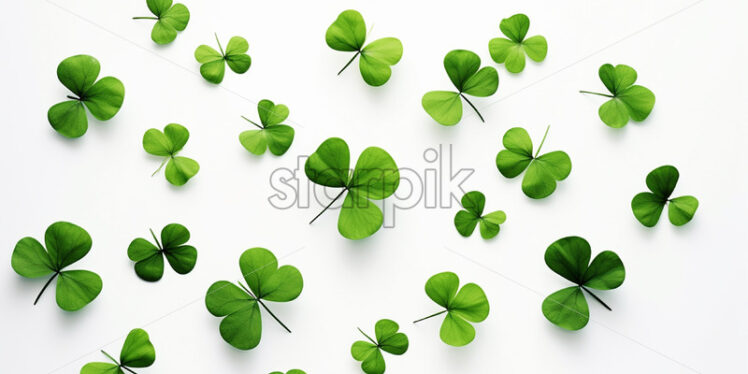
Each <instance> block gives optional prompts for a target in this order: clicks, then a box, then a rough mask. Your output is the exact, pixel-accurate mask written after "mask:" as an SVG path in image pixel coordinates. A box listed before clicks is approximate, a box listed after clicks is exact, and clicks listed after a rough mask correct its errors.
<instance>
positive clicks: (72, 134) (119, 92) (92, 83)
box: [47, 55, 125, 138]
mask: <svg viewBox="0 0 748 374" xmlns="http://www.w3.org/2000/svg"><path fill="white" fill-rule="evenodd" d="M100 70H101V66H100V65H99V61H98V60H97V59H95V58H93V57H91V56H88V55H76V56H72V57H68V58H66V59H64V60H62V62H60V64H59V65H58V66H57V78H58V79H59V80H60V82H61V83H62V84H63V85H64V86H65V87H67V88H68V89H69V90H70V91H71V92H72V93H73V94H75V96H71V95H68V96H67V97H68V99H71V100H67V101H63V102H60V103H57V104H55V105H52V107H51V108H49V111H48V112H47V120H49V124H50V125H52V128H53V129H55V131H57V132H58V133H60V134H62V135H64V136H66V137H68V138H78V137H81V136H83V134H85V133H86V131H87V130H88V117H87V116H86V110H85V109H84V106H85V107H86V108H88V111H89V112H91V114H92V115H93V116H94V118H96V119H97V120H99V121H106V120H109V119H111V118H112V117H114V115H115V114H117V112H118V111H119V109H120V108H121V107H122V102H123V101H124V100H125V86H124V85H123V84H122V82H120V80H119V79H117V78H114V77H104V78H101V79H99V80H98V81H97V80H96V78H97V77H98V76H99V71H100Z"/></svg>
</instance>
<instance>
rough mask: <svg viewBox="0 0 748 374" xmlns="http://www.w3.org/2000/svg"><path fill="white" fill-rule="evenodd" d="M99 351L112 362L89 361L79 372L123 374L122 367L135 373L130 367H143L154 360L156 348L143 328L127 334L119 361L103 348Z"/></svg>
mask: <svg viewBox="0 0 748 374" xmlns="http://www.w3.org/2000/svg"><path fill="white" fill-rule="evenodd" d="M101 353H102V354H104V356H106V357H107V358H109V359H110V360H112V362H113V363H109V362H89V363H87V364H86V365H85V366H83V367H82V368H81V372H80V374H124V373H125V372H124V371H123V369H124V370H126V371H127V372H128V373H135V372H134V371H133V370H132V369H130V368H145V367H148V366H151V365H153V362H155V361H156V350H155V349H154V348H153V344H152V343H151V340H150V338H149V337H148V333H147V332H145V330H143V329H133V330H132V331H130V333H129V334H127V338H126V339H125V344H124V345H123V346H122V351H121V352H120V354H119V361H117V360H116V359H115V358H114V357H112V356H111V355H110V354H109V353H106V352H105V351H104V350H102V351H101Z"/></svg>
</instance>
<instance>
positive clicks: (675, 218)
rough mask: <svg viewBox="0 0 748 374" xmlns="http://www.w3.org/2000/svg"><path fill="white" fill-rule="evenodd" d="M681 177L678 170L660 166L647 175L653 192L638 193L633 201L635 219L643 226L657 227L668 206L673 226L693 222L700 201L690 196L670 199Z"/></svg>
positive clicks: (632, 207)
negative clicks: (663, 211) (663, 210)
mask: <svg viewBox="0 0 748 374" xmlns="http://www.w3.org/2000/svg"><path fill="white" fill-rule="evenodd" d="M679 177H680V174H679V173H678V169H676V168H675V166H671V165H665V166H660V167H658V168H657V169H654V170H652V171H651V172H650V173H649V174H647V188H649V190H650V191H652V192H641V193H638V194H636V196H634V199H633V200H631V210H633V212H634V217H636V219H637V220H639V222H641V223H642V225H644V226H647V227H652V226H654V225H656V224H657V221H659V220H660V215H661V214H662V209H664V208H665V205H668V209H667V215H668V217H669V218H670V222H671V223H672V224H673V225H676V226H683V225H685V224H686V223H688V222H689V221H691V218H693V215H694V214H696V209H697V208H698V207H699V200H697V199H696V198H695V197H693V196H688V195H687V196H680V197H675V198H670V195H672V194H673V190H675V185H676V184H677V183H678V178H679Z"/></svg>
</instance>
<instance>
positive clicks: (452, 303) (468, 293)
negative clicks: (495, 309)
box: [413, 271, 489, 347]
mask: <svg viewBox="0 0 748 374" xmlns="http://www.w3.org/2000/svg"><path fill="white" fill-rule="evenodd" d="M459 286H460V279H459V278H458V277H457V274H455V273H452V272H449V271H447V272H444V273H439V274H436V275H434V276H433V277H431V278H429V280H428V281H427V282H426V295H428V296H429V298H431V300H433V301H434V302H435V303H437V304H439V305H440V306H442V307H443V308H444V310H442V311H441V312H437V313H434V314H432V315H430V316H427V317H424V318H421V319H419V320H416V321H413V323H417V322H421V321H423V320H426V319H429V318H431V317H436V316H438V315H441V314H444V313H447V316H446V317H444V322H442V327H441V329H440V330H439V337H441V339H442V341H443V342H445V343H447V344H449V345H451V346H455V347H461V346H464V345H467V344H469V343H470V342H472V341H473V339H475V328H474V327H473V325H471V324H470V322H473V323H478V322H482V321H483V320H485V319H486V317H488V311H489V306H488V299H487V298H486V294H485V293H484V292H483V289H482V288H480V286H478V285H477V284H475V283H468V284H465V285H463V286H462V288H460V289H459V292H458V291H457V289H458V287H459Z"/></svg>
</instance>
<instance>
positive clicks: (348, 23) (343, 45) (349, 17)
mask: <svg viewBox="0 0 748 374" xmlns="http://www.w3.org/2000/svg"><path fill="white" fill-rule="evenodd" d="M325 41H326V42H327V45H329V46H330V48H332V49H334V50H336V51H343V52H354V51H355V52H356V54H354V55H353V57H352V58H351V59H350V61H348V63H347V64H345V66H343V68H342V69H340V71H339V72H338V75H340V73H342V72H343V70H345V69H346V68H347V67H348V65H350V64H351V63H352V62H353V60H355V59H356V57H358V55H361V59H360V60H359V61H358V68H359V70H361V76H362V77H363V78H364V81H365V82H366V83H367V84H369V85H370V86H381V85H383V84H385V83H387V81H388V80H389V79H390V76H391V75H392V69H391V68H390V66H392V65H395V64H397V63H398V61H400V58H401V57H402V56H403V44H402V43H400V40H399V39H397V38H381V39H377V40H375V41H373V42H371V43H369V44H368V45H366V46H364V43H365V42H366V24H365V23H364V18H363V17H362V16H361V13H359V12H357V11H355V10H346V11H344V12H342V13H340V15H338V18H337V19H336V20H335V22H333V23H332V25H330V27H329V28H328V29H327V32H326V33H325Z"/></svg>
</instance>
